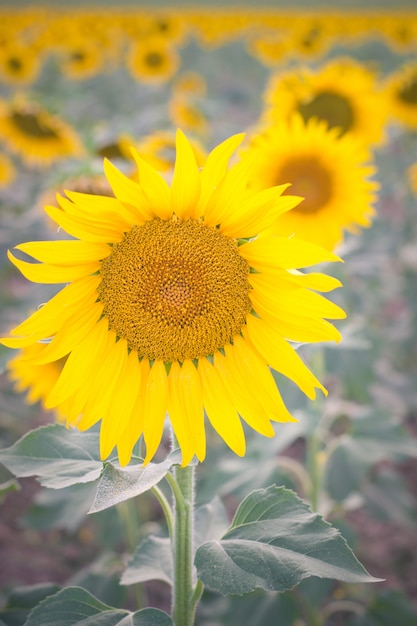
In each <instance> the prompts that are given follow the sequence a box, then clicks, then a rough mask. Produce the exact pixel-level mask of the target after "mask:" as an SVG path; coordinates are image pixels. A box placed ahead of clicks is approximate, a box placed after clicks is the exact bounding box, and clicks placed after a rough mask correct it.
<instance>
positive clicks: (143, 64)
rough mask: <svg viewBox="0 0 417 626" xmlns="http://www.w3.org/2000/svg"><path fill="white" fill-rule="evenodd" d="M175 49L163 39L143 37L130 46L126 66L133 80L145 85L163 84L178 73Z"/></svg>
mask: <svg viewBox="0 0 417 626" xmlns="http://www.w3.org/2000/svg"><path fill="white" fill-rule="evenodd" d="M179 65H180V59H179V56H178V53H177V51H176V49H175V48H174V47H173V46H172V45H171V44H170V43H169V42H168V41H167V40H166V39H165V38H164V37H161V36H159V37H157V36H152V37H144V38H143V39H141V40H139V41H135V42H134V43H132V44H131V47H130V51H129V53H128V57H127V66H128V68H129V71H130V73H131V74H132V76H133V77H134V78H136V79H137V80H140V81H142V82H146V83H164V82H166V81H168V80H169V79H170V78H172V77H173V76H174V75H175V74H176V72H177V71H178V68H179Z"/></svg>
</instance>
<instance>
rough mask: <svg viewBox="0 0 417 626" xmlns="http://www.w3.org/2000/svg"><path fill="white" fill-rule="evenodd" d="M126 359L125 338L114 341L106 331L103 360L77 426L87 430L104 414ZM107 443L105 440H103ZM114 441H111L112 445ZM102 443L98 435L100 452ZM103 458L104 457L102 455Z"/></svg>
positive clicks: (96, 372) (114, 338) (94, 377)
mask: <svg viewBox="0 0 417 626" xmlns="http://www.w3.org/2000/svg"><path fill="white" fill-rule="evenodd" d="M126 361H127V343H126V340H125V339H120V341H116V334H115V333H114V332H112V331H110V332H109V333H108V337H107V349H106V352H105V355H104V358H103V360H102V361H101V362H100V365H99V366H98V368H97V370H96V371H95V372H94V376H92V378H91V380H90V390H89V397H88V400H87V402H86V404H85V407H84V409H83V415H82V417H81V419H80V421H79V424H78V428H79V429H80V430H87V429H88V428H91V427H92V426H94V424H96V423H97V422H98V421H99V420H100V419H102V418H103V417H105V416H106V414H107V411H108V407H109V406H110V403H111V401H112V398H113V396H114V391H115V388H116V386H117V383H118V381H119V379H120V376H121V374H122V373H123V372H124V371H125V368H126ZM105 443H106V444H107V443H108V442H107V441H106V442H105ZM115 445H116V442H113V446H115ZM102 446H103V443H102V441H101V437H100V454H101V451H102ZM106 449H107V448H106ZM103 458H105V457H104V456H103Z"/></svg>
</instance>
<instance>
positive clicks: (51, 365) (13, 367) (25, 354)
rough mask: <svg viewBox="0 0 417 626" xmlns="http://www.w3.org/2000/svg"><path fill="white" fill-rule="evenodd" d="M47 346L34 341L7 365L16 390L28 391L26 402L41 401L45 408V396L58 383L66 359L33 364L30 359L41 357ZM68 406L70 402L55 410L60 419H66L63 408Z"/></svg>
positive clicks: (19, 391)
mask: <svg viewBox="0 0 417 626" xmlns="http://www.w3.org/2000/svg"><path fill="white" fill-rule="evenodd" d="M46 347H47V344H45V343H34V344H32V345H30V346H28V347H27V348H22V350H19V352H18V354H17V356H15V357H14V358H13V359H11V360H10V361H9V362H8V363H7V366H6V370H7V375H8V377H9V378H10V380H11V381H13V382H14V390H15V391H16V392H18V393H21V392H24V391H26V392H27V393H26V402H27V403H28V404H35V403H36V402H41V404H42V406H43V408H44V409H45V398H46V397H47V396H48V393H49V391H50V390H51V388H52V387H53V386H54V385H55V384H56V382H57V380H58V378H59V376H60V374H61V372H62V368H63V367H64V364H65V360H66V359H65V358H62V359H59V360H58V361H51V362H48V363H44V364H42V365H33V364H32V363H31V362H30V359H31V358H37V357H39V356H40V355H41V354H42V352H43V351H44V350H45V349H46ZM66 408H69V404H68V407H66V405H65V403H64V404H63V405H62V407H61V408H60V409H57V410H56V411H55V413H56V416H57V419H58V420H59V421H65V418H64V417H63V413H62V410H64V411H65V409H66Z"/></svg>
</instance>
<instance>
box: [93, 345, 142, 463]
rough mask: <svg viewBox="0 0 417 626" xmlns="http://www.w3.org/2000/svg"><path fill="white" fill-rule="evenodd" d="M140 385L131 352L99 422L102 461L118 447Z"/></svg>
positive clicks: (136, 367) (138, 374)
mask: <svg viewBox="0 0 417 626" xmlns="http://www.w3.org/2000/svg"><path fill="white" fill-rule="evenodd" d="M140 384H141V376H140V368H139V359H138V355H137V353H136V352H135V351H134V350H132V351H131V352H130V354H129V355H128V357H127V360H126V365H125V367H124V368H123V369H122V370H121V371H120V375H119V379H118V381H117V383H116V385H115V387H114V391H113V395H112V398H111V401H110V406H109V409H108V411H107V413H106V414H105V415H104V417H103V419H102V421H101V428H100V442H101V448H100V449H101V456H102V458H104V459H105V458H106V457H107V456H108V455H109V454H110V453H111V451H112V450H113V448H114V446H115V445H118V443H119V441H120V439H121V437H122V436H123V433H124V431H125V429H126V426H127V424H128V423H129V421H130V419H131V415H132V411H133V409H134V407H135V404H136V399H137V397H138V395H139V391H140Z"/></svg>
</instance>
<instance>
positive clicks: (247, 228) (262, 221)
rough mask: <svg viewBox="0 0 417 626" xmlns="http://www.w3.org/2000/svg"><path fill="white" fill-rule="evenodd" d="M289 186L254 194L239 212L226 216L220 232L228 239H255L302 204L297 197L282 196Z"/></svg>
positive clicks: (244, 202) (241, 206)
mask: <svg viewBox="0 0 417 626" xmlns="http://www.w3.org/2000/svg"><path fill="white" fill-rule="evenodd" d="M287 187H288V185H279V186H278V187H272V188H270V189H263V190H262V191H259V192H258V193H254V194H253V195H252V196H250V197H249V198H248V199H247V200H246V201H243V202H242V203H241V204H240V207H239V212H234V213H230V214H229V215H227V216H225V217H224V219H223V221H222V223H221V226H220V232H221V233H223V234H224V235H227V236H228V237H237V238H239V237H254V236H256V235H257V234H258V233H259V232H261V231H263V230H265V229H266V228H268V227H269V226H271V225H272V224H273V223H274V221H275V220H276V218H277V217H278V216H279V215H282V214H283V213H285V212H286V211H290V210H291V209H293V208H294V207H295V206H297V204H299V203H300V198H298V197H296V196H282V192H283V191H284V190H285V189H286V188H287Z"/></svg>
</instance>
